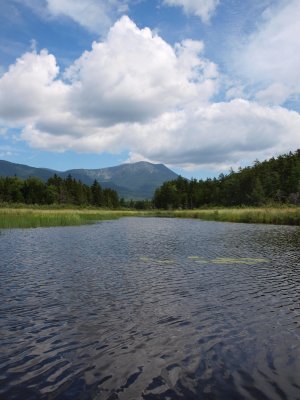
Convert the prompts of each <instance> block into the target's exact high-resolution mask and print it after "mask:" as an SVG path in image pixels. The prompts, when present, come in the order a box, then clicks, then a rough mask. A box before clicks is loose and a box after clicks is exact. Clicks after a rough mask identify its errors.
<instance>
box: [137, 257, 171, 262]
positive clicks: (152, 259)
mask: <svg viewBox="0 0 300 400" xmlns="http://www.w3.org/2000/svg"><path fill="white" fill-rule="evenodd" d="M140 261H143V262H146V263H150V264H174V263H175V261H174V260H168V259H163V260H160V259H157V258H149V257H140Z"/></svg>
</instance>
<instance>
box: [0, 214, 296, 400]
mask: <svg viewBox="0 0 300 400" xmlns="http://www.w3.org/2000/svg"><path fill="white" fill-rule="evenodd" d="M299 249H300V229H299V227H288V226H267V225H250V224H249V225H248V224H247V225H246V224H232V223H218V222H204V221H199V220H189V219H166V218H123V219H120V220H117V221H106V222H101V223H97V224H93V225H88V226H81V227H66V228H42V229H28V230H22V229H15V230H1V231H0V295H1V303H0V337H1V345H0V346H1V348H0V399H1V400H19V399H20V400H35V399H49V400H50V399H51V400H53V399H55V400H57V399H59V400H67V399H70V400H75V399H80V400H86V399H95V400H102V399H107V400H115V399H122V400H123V399H133V400H135V399H136V400H137V399H148V400H152V399H153V400H156V399H157V400H158V399H163V400H165V399H197V400H199V399H205V400H206V399H208V400H214V399H226V400H235V399H253V400H254V399H255V400H260V399H261V400H266V399H270V400H276V399H282V400H287V399H291V400H292V399H293V400H296V399H298V400H299V399H300V252H299Z"/></svg>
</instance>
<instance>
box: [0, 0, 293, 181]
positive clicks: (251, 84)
mask: <svg viewBox="0 0 300 400" xmlns="http://www.w3.org/2000/svg"><path fill="white" fill-rule="evenodd" d="M299 21H300V1H299V0H2V1H1V2H0V39H1V40H0V159H4V160H8V161H12V162H18V163H23V164H29V165H32V166H39V167H48V168H53V169H58V170H66V169H70V168H101V167H106V166H113V165H117V164H120V163H123V162H128V161H140V160H148V161H151V162H157V163H164V164H167V165H168V166H170V167H171V168H173V169H174V170H175V171H177V172H180V173H181V174H182V175H183V176H187V177H191V176H194V177H197V178H200V177H203V178H205V177H210V176H217V175H218V174H219V173H220V172H226V171H228V169H229V168H230V167H233V168H237V167H238V166H245V165H251V164H252V162H253V161H254V160H255V159H259V160H263V159H266V158H269V157H272V156H273V155H275V156H276V155H278V154H281V153H286V152H288V151H294V150H296V149H297V148H299V147H300V24H299Z"/></svg>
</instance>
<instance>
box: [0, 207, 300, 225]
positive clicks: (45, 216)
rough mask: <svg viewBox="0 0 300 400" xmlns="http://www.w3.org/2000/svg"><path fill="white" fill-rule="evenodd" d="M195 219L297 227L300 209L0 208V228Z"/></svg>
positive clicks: (299, 219)
mask: <svg viewBox="0 0 300 400" xmlns="http://www.w3.org/2000/svg"><path fill="white" fill-rule="evenodd" d="M145 216H148V217H151V216H152V217H170V218H197V219H203V220H206V221H222V222H225V221H227V222H244V223H262V224H277V225H300V207H278V208H275V207H265V208H232V209H229V208H224V209H207V210H202V209H201V210H200V209H199V210H170V211H168V210H165V211H163V210H153V211H131V210H104V209H45V208H44V207H33V208H25V207H24V208H22V207H19V208H10V207H0V228H38V227H50V226H72V225H83V224H88V223H92V222H96V221H103V220H112V219H117V218H121V217H145Z"/></svg>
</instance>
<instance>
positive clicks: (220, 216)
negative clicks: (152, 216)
mask: <svg viewBox="0 0 300 400" xmlns="http://www.w3.org/2000/svg"><path fill="white" fill-rule="evenodd" d="M158 214H159V215H161V216H165V217H173V218H174V217H175V218H198V219H203V220H206V221H221V222H244V223H253V224H257V223H258V224H276V225H300V207H278V208H276V207H264V208H256V207H254V208H224V209H222V208H220V209H207V210H174V211H163V212H158Z"/></svg>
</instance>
